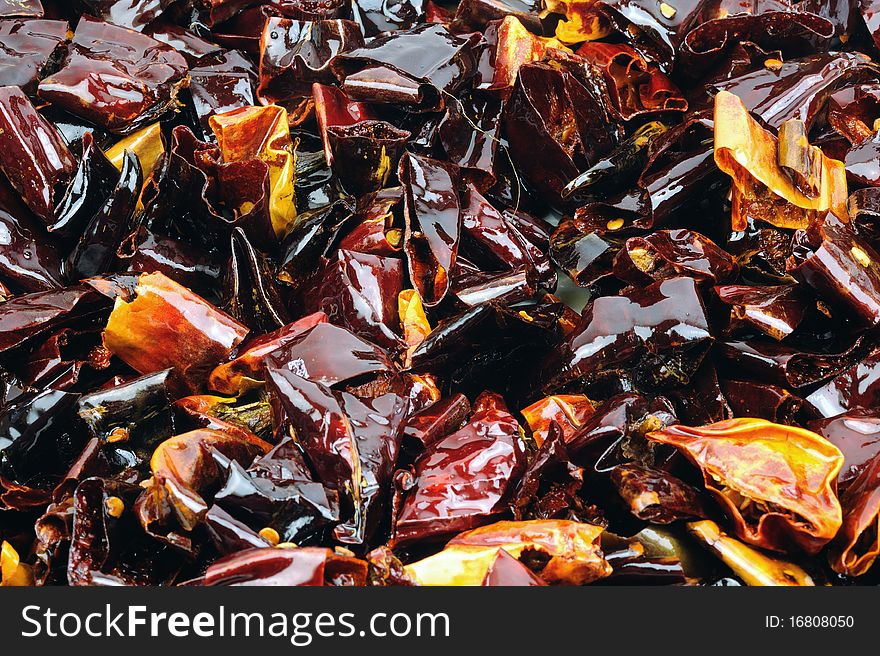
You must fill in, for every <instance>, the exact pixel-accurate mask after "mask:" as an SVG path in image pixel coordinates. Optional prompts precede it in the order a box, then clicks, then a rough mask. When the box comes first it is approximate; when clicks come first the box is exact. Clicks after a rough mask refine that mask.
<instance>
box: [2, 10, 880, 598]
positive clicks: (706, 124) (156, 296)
mask: <svg viewBox="0 0 880 656" xmlns="http://www.w3.org/2000/svg"><path fill="white" fill-rule="evenodd" d="M856 5H858V6H856ZM878 7H880V4H878V2H876V1H875V0H863V1H862V2H861V3H855V2H849V1H848V0H834V1H833V2H820V1H818V0H805V1H799V2H795V1H794V0H792V1H789V0H761V1H760V2H757V1H756V2H740V1H738V0H716V1H714V2H707V1H697V0H693V1H690V2H684V1H673V0H664V1H662V2H661V1H659V0H543V1H541V2H539V1H538V0H454V1H453V2H452V3H451V4H450V3H439V2H437V0H387V1H385V2H375V1H373V0H351V1H346V0H186V1H183V0H80V1H79V2H61V1H60V0H42V1H39V0H14V1H13V0H0V542H2V549H0V570H2V577H0V582H2V585H4V586H7V585H20V584H34V585H38V586H39V585H163V586H167V585H208V586H213V585H239V584H241V585H333V586H347V585H383V586H384V585H403V586H411V585H420V584H421V585H436V584H442V585H449V584H453V585H459V584H460V585H465V584H466V585H476V586H501V585H523V586H546V585H555V584H570V585H584V584H592V583H599V584H600V585H629V584H650V585H658V584H665V585H682V584H684V585H715V584H719V585H720V584H724V585H732V584H748V585H813V584H816V585H820V584H825V583H831V584H851V583H853V582H858V583H862V582H870V581H873V580H874V579H875V578H876V574H877V567H876V564H875V563H876V558H877V556H878V553H880V542H878V533H880V531H878V517H880V494H878V489H880V486H878V484H877V482H878V480H880V478H878V476H880V473H878V472H880V469H878V468H880V464H878V463H880V455H878V453H880V413H878V411H877V406H878V404H880V341H878V329H877V327H878V325H880V166H878V164H877V159H878V154H880V136H878V128H880V65H878V64H877V63H875V62H874V61H873V59H872V56H873V55H875V54H876V53H875V52H874V50H875V49H876V46H877V45H880V9H878ZM342 545H344V546H342ZM701 545H702V546H703V547H705V548H703V549H701V548H700V546H701ZM765 550H769V551H772V552H774V554H773V555H772V556H771V555H768V553H769V552H768V553H765ZM719 577H720V581H719Z"/></svg>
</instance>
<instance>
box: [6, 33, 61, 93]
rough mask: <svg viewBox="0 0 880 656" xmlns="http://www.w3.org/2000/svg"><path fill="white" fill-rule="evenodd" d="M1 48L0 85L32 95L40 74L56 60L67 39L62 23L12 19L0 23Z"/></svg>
mask: <svg viewBox="0 0 880 656" xmlns="http://www.w3.org/2000/svg"><path fill="white" fill-rule="evenodd" d="M0 36H2V38H3V44H4V46H5V48H4V50H3V54H2V56H0V62H2V68H0V70H2V74H0V86H16V87H20V88H21V89H22V90H23V91H25V92H26V93H29V94H31V95H32V94H33V93H34V92H35V91H36V87H37V83H38V82H39V79H40V74H41V73H42V72H43V70H44V69H45V68H47V67H48V66H49V64H50V62H51V61H52V60H53V59H55V58H57V57H58V55H59V53H60V51H61V49H62V46H63V44H64V43H65V41H66V40H67V23H66V22H65V21H56V20H42V19H25V18H16V19H13V20H4V21H3V22H2V23H0Z"/></svg>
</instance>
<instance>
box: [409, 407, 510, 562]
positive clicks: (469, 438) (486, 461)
mask: <svg viewBox="0 0 880 656" xmlns="http://www.w3.org/2000/svg"><path fill="white" fill-rule="evenodd" d="M474 410H475V411H474V414H473V416H472V417H471V421H470V423H468V424H467V425H466V426H465V427H464V428H462V429H461V430H459V431H457V432H455V433H453V434H451V435H449V436H448V437H446V438H444V439H442V440H440V441H438V442H435V443H434V444H433V445H431V447H430V448H429V449H428V450H427V451H426V452H425V453H424V454H423V455H422V456H421V457H420V458H419V460H418V462H417V463H416V465H415V472H414V474H413V477H412V481H407V482H406V483H405V484H404V485H405V488H404V492H403V500H402V502H401V505H400V512H399V514H398V516H397V519H396V521H395V528H394V542H395V544H397V545H402V544H407V543H408V542H412V541H414V540H419V539H429V540H441V539H443V537H444V536H448V535H450V534H452V533H456V532H459V531H462V530H465V529H467V528H473V527H475V526H480V525H481V524H484V523H487V522H489V521H491V517H492V515H493V514H494V513H498V512H500V511H501V510H502V504H503V501H504V499H505V497H506V495H507V494H509V490H510V486H512V485H513V484H514V482H515V481H516V478H517V476H518V475H519V474H520V473H521V471H522V457H523V456H522V446H521V445H520V443H519V435H518V424H517V423H516V420H515V419H514V418H513V417H512V416H511V415H510V414H508V413H507V411H506V409H505V408H504V406H503V404H502V403H501V401H500V399H498V398H497V397H493V396H491V395H484V396H482V397H481V398H480V399H479V400H478V401H477V403H476V405H475V408H474Z"/></svg>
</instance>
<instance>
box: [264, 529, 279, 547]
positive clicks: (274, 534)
mask: <svg viewBox="0 0 880 656" xmlns="http://www.w3.org/2000/svg"><path fill="white" fill-rule="evenodd" d="M260 537H261V538H263V539H264V540H265V541H266V542H268V543H269V544H271V545H272V546H273V547H277V546H278V544H279V543H280V542H281V536H280V535H278V531H276V530H275V529H274V528H272V527H271V526H267V527H266V528H263V529H260Z"/></svg>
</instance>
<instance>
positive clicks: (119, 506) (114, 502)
mask: <svg viewBox="0 0 880 656" xmlns="http://www.w3.org/2000/svg"><path fill="white" fill-rule="evenodd" d="M104 503H105V504H106V506H107V514H108V515H110V516H111V517H115V518H117V519H119V518H120V517H122V513H124V512H125V502H124V501H123V500H122V499H120V498H119V497H107V501H105V502H104Z"/></svg>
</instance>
